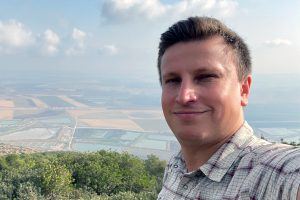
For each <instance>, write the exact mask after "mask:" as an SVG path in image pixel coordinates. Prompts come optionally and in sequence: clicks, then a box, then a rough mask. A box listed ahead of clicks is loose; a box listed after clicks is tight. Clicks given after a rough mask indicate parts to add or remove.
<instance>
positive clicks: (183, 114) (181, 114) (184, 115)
mask: <svg viewBox="0 0 300 200" xmlns="http://www.w3.org/2000/svg"><path fill="white" fill-rule="evenodd" d="M209 111H210V110H201V111H185V110H182V111H181V110H180V111H175V112H173V114H174V115H175V116H176V117H178V118H179V119H180V120H184V121H190V120H194V119H196V118H198V117H201V116H203V115H204V114H205V113H207V112H209Z"/></svg>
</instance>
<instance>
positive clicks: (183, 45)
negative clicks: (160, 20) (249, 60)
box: [161, 37, 235, 75]
mask: <svg viewBox="0 0 300 200" xmlns="http://www.w3.org/2000/svg"><path fill="white" fill-rule="evenodd" d="M229 49H230V47H228V45H227V44H225V42H224V40H223V38H221V37H212V38H208V39H205V40H196V41H189V42H179V43H176V44H174V45H172V46H171V47H169V48H168V49H167V50H166V51H165V53H164V55H163V56H162V60H161V72H162V75H164V74H165V73H168V72H169V71H174V70H187V69H190V68H197V70H198V69H199V68H202V69H205V70H218V69H219V70H225V71H228V70H229V71H231V68H232V66H233V67H234V68H235V65H234V64H233V62H232V56H231V55H230V54H231V53H229V52H230V50H229Z"/></svg>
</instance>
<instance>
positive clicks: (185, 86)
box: [176, 82, 197, 105]
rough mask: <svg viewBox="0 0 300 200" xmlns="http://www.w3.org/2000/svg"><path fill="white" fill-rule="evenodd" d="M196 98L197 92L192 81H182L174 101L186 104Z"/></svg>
mask: <svg viewBox="0 0 300 200" xmlns="http://www.w3.org/2000/svg"><path fill="white" fill-rule="evenodd" d="M196 100H197V92H196V88H195V86H193V84H192V83H187V82H182V83H181V85H180V89H179V91H178V94H177V97H176V102H177V103H178V104H182V105H187V104H190V103H193V102H195V101H196Z"/></svg>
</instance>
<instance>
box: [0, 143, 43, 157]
mask: <svg viewBox="0 0 300 200" xmlns="http://www.w3.org/2000/svg"><path fill="white" fill-rule="evenodd" d="M36 152H38V151H37V150H35V149H31V148H27V147H19V146H13V145H10V144H3V143H0V156H2V155H7V154H20V153H36Z"/></svg>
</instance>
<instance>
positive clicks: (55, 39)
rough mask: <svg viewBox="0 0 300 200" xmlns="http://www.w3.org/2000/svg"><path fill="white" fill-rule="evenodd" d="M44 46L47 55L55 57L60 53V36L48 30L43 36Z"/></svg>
mask: <svg viewBox="0 0 300 200" xmlns="http://www.w3.org/2000/svg"><path fill="white" fill-rule="evenodd" d="M43 39H44V46H43V50H44V52H45V53H46V54H47V55H54V54H55V53H57V51H58V45H59V43H60V38H59V36H58V35H57V34H56V33H55V32H54V31H52V30H51V29H47V30H46V31H45V32H44V35H43Z"/></svg>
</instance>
